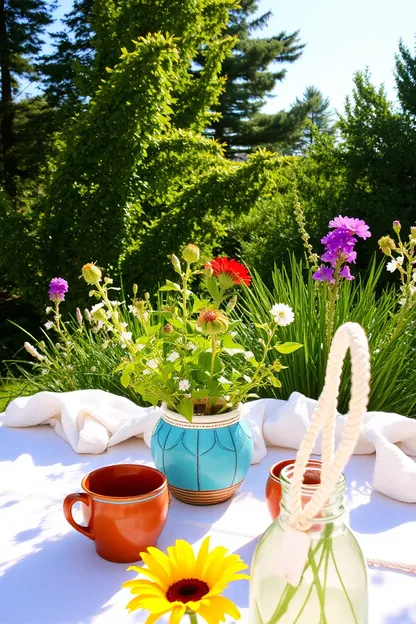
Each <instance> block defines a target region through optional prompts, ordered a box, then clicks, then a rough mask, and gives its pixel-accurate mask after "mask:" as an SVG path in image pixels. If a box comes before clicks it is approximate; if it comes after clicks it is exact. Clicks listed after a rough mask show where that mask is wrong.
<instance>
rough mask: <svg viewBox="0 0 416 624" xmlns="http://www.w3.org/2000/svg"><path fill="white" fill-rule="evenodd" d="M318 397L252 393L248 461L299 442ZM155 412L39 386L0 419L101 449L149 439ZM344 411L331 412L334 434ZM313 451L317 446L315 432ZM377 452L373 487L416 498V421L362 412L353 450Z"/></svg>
mask: <svg viewBox="0 0 416 624" xmlns="http://www.w3.org/2000/svg"><path fill="white" fill-rule="evenodd" d="M316 404H317V401H315V400H313V399H309V398H307V397H305V396H303V395H302V394H300V393H298V392H293V393H292V394H291V396H290V397H289V400H288V401H281V400H278V399H259V400H257V401H252V402H250V403H246V404H245V405H244V406H243V413H242V416H243V418H245V419H246V420H247V421H248V423H249V425H250V428H251V431H252V434H253V440H254V457H253V462H252V463H254V464H255V463H259V462H260V461H261V460H262V459H263V457H264V456H265V455H266V453H267V449H266V444H267V445H270V446H281V447H286V448H292V449H298V448H299V445H300V443H301V441H302V439H303V437H304V435H305V432H306V429H307V428H308V425H309V423H310V421H311V418H312V415H313V413H314V410H315V408H316ZM160 415H161V412H160V410H159V409H158V408H144V407H139V406H138V405H135V404H134V403H133V402H132V401H129V400H128V399H126V398H123V397H120V396H116V395H114V394H110V393H109V392H104V391H103V390H76V391H75V392H62V393H56V392H39V393H38V394H35V395H33V396H30V397H21V398H18V399H15V400H14V401H12V402H11V403H10V405H8V407H7V409H6V411H5V412H4V413H3V414H0V425H4V426H7V427H30V426H32V425H45V424H48V425H51V426H52V427H53V428H54V429H55V431H56V433H57V434H58V435H60V436H61V437H62V438H63V439H64V440H66V441H67V442H68V443H69V444H70V445H71V446H72V448H73V449H74V451H75V452H76V453H102V452H104V451H105V450H106V449H107V448H108V447H109V446H114V445H115V444H118V443H119V442H123V440H127V439H128V438H131V437H133V436H138V437H143V438H144V441H145V443H146V444H147V445H148V446H149V445H150V438H151V435H152V431H153V428H154V426H155V424H156V422H157V420H158V419H159V417H160ZM345 420H346V418H345V416H342V415H341V414H338V418H337V421H336V440H337V441H338V440H339V438H340V434H341V432H342V429H343V426H344V424H345ZM313 452H314V454H320V453H321V440H320V438H319V439H318V441H317V443H316V445H315V448H314V451H313ZM374 452H375V453H376V461H375V468H374V477H373V488H374V489H376V490H378V491H379V492H382V493H383V494H385V495H387V496H390V497H391V498H394V499H396V500H400V501H403V502H407V503H415V502H416V461H415V460H414V459H412V457H416V420H413V419H411V418H406V417H405V416H399V415H398V414H391V413H386V412H367V414H366V415H365V417H364V420H363V426H362V431H361V434H360V438H359V440H358V443H357V446H356V448H355V454H358V455H364V454H371V453H374Z"/></svg>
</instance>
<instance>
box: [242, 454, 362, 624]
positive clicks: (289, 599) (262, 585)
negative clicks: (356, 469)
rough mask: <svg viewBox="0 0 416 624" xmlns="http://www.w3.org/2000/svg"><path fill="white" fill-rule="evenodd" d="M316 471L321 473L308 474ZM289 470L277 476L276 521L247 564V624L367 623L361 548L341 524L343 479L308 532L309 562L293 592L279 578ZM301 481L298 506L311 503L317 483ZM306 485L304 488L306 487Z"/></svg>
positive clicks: (312, 480)
mask: <svg viewBox="0 0 416 624" xmlns="http://www.w3.org/2000/svg"><path fill="white" fill-rule="evenodd" d="M313 472H314V473H316V472H318V473H319V472H320V468H318V469H315V468H314V470H313ZM292 474H293V466H286V468H284V469H283V471H282V473H281V477H280V478H281V482H282V502H281V511H280V516H278V517H277V518H276V520H275V521H274V522H273V524H272V525H271V526H270V527H269V528H268V529H267V531H266V532H265V533H264V535H263V536H262V538H261V540H260V542H259V544H258V545H257V548H256V551H255V553H254V557H253V561H252V565H251V582H250V624H367V623H368V581H367V566H366V562H365V559H364V557H363V554H362V552H361V549H360V546H359V545H358V542H357V540H356V539H355V537H354V535H353V534H352V533H351V531H350V529H349V528H348V527H346V525H345V524H344V521H343V513H344V493H345V477H344V476H341V477H340V480H339V482H338V484H337V486H336V487H335V489H334V491H333V493H332V496H331V498H330V499H329V500H328V502H327V504H326V505H325V507H324V508H323V509H322V510H321V512H320V514H319V516H318V517H317V518H316V519H315V524H314V525H313V526H312V527H311V529H310V530H309V535H310V537H311V546H310V549H309V554H308V561H307V563H306V565H305V568H304V570H303V574H302V578H301V580H300V583H299V585H297V587H292V586H291V585H289V584H288V583H286V582H285V581H284V580H283V579H281V578H280V577H279V576H278V575H277V573H276V571H275V568H276V558H277V553H278V551H279V546H280V544H281V541H282V538H283V535H284V532H285V530H286V528H287V527H288V518H289V513H288V508H287V505H288V500H289V492H290V478H291V475H292ZM314 477H315V478H313V477H312V479H311V482H312V483H313V482H315V484H313V485H308V484H307V482H308V479H305V478H304V485H303V486H302V504H303V505H305V504H306V502H307V501H308V500H309V499H310V498H311V496H312V494H313V493H314V492H315V491H316V488H317V487H318V485H317V484H316V481H320V475H316V474H315V475H314ZM305 481H306V484H305Z"/></svg>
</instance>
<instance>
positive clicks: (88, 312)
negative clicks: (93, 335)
mask: <svg viewBox="0 0 416 624" xmlns="http://www.w3.org/2000/svg"><path fill="white" fill-rule="evenodd" d="M84 316H85V318H86V320H87V321H88V322H89V323H91V314H90V311H89V310H88V309H87V308H85V310H84Z"/></svg>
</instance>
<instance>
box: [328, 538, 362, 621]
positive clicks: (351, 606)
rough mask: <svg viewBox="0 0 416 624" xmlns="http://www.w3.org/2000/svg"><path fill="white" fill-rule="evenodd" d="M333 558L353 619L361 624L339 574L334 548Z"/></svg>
mask: <svg viewBox="0 0 416 624" xmlns="http://www.w3.org/2000/svg"><path fill="white" fill-rule="evenodd" d="M331 557H332V561H333V563H334V567H335V571H336V573H337V576H338V578H339V582H340V583H341V587H342V589H343V592H344V594H345V597H346V599H347V602H348V604H349V606H350V609H351V613H352V617H353V618H354V624H359V623H358V620H357V616H356V615H355V611H354V607H353V604H352V602H351V598H350V597H349V595H348V592H347V589H346V587H345V585H344V581H343V580H342V577H341V574H340V572H339V568H338V565H337V562H336V560H335V555H334V551H333V550H332V548H331Z"/></svg>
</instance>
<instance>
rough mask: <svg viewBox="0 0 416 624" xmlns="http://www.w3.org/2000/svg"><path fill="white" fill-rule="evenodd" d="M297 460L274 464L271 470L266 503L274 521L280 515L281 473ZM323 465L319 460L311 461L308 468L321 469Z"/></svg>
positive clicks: (267, 484)
mask: <svg viewBox="0 0 416 624" xmlns="http://www.w3.org/2000/svg"><path fill="white" fill-rule="evenodd" d="M295 461H296V460H295V459H285V460H283V461H280V462H277V464H273V466H271V467H270V470H269V478H268V479H267V483H266V501H267V507H268V508H269V512H270V515H271V517H272V518H273V520H274V519H275V518H277V516H278V515H279V513H280V501H281V500H282V484H281V482H280V478H279V477H280V473H281V472H282V470H283V468H284V467H285V466H289V465H291V464H294V463H295ZM321 465H322V463H321V462H320V461H319V460H317V459H310V460H309V461H308V463H307V468H311V469H312V468H320V467H321Z"/></svg>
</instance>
